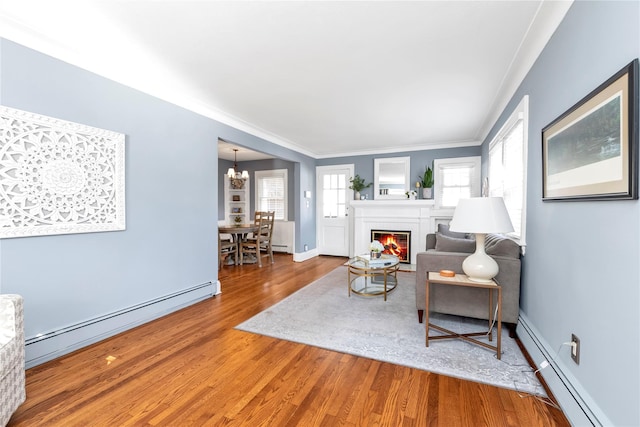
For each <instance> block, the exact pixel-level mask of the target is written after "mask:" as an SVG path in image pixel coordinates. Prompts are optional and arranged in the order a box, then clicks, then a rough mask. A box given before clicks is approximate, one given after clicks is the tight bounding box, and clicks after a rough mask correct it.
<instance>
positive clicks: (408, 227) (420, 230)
mask: <svg viewBox="0 0 640 427" xmlns="http://www.w3.org/2000/svg"><path fill="white" fill-rule="evenodd" d="M452 216H453V209H435V204H434V201H433V200H352V201H351V203H350V205H349V217H350V221H351V224H350V225H351V236H350V239H349V240H350V249H351V250H350V254H351V256H355V255H358V254H363V253H366V252H367V251H368V250H369V243H370V242H371V230H376V229H387V230H404V231H411V264H415V263H416V255H417V253H418V252H423V251H424V250H425V245H426V238H427V234H428V233H433V232H434V230H435V229H436V228H437V225H438V224H440V223H445V224H448V223H449V221H450V220H451V217H452Z"/></svg>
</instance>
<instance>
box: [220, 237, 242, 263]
mask: <svg viewBox="0 0 640 427" xmlns="http://www.w3.org/2000/svg"><path fill="white" fill-rule="evenodd" d="M237 249H238V245H237V243H236V242H234V241H232V240H228V239H223V238H222V237H221V236H220V232H219V231H218V270H221V269H222V266H223V265H224V262H225V261H226V260H227V257H228V256H229V255H231V254H234V255H237Z"/></svg>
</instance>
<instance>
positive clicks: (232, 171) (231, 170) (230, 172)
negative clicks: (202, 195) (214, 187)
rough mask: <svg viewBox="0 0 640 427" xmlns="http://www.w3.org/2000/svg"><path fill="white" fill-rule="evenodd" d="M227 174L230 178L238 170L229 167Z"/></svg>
mask: <svg viewBox="0 0 640 427" xmlns="http://www.w3.org/2000/svg"><path fill="white" fill-rule="evenodd" d="M227 176H228V177H229V178H234V177H235V176H236V170H235V169H234V168H229V169H227Z"/></svg>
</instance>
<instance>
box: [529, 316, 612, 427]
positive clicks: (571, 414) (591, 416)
mask: <svg viewBox="0 0 640 427" xmlns="http://www.w3.org/2000/svg"><path fill="white" fill-rule="evenodd" d="M518 338H520V341H521V342H522V345H523V346H524V347H525V348H526V349H527V352H528V353H529V355H530V356H531V358H532V359H533V360H534V362H536V364H537V365H538V367H539V366H540V363H541V362H542V361H544V360H546V361H547V362H549V366H547V367H546V368H544V369H542V370H541V371H540V373H541V374H542V377H543V378H544V380H545V382H546V383H547V385H548V386H549V389H550V390H551V392H552V393H553V395H554V396H555V398H556V399H557V400H558V403H559V404H560V407H561V408H562V411H563V412H564V414H565V415H566V417H567V418H568V419H569V422H570V423H571V425H574V426H587V425H593V426H610V425H613V424H612V423H611V421H610V420H609V419H608V417H607V416H606V415H605V414H604V413H603V412H602V410H601V409H600V408H599V407H598V405H597V404H596V403H595V402H594V401H593V399H592V398H591V397H590V396H589V394H588V393H587V392H586V390H584V388H583V387H582V386H581V385H580V382H579V381H578V380H577V379H576V378H575V376H574V375H573V374H572V373H571V371H570V370H569V369H568V368H567V366H566V365H565V364H564V363H563V362H562V360H560V359H559V358H558V357H557V349H552V348H551V347H550V346H549V344H548V343H547V342H546V341H545V340H544V339H542V338H541V335H540V333H539V332H538V330H537V329H536V328H535V327H534V326H533V325H532V324H531V322H530V321H529V319H528V318H527V316H525V315H524V314H523V313H522V312H520V319H519V320H518Z"/></svg>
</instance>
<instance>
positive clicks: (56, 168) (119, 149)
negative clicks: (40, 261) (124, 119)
mask: <svg viewBox="0 0 640 427" xmlns="http://www.w3.org/2000/svg"><path fill="white" fill-rule="evenodd" d="M124 141H125V136H124V135H123V134H121V133H116V132H111V131H108V130H104V129H97V128H93V127H89V126H85V125H82V124H78V123H72V122H67V121H64V120H60V119H55V118H51V117H46V116H41V115H38V114H34V113H28V112H26V111H20V110H16V109H13V108H8V107H3V106H0V238H7V237H24V236H39V235H50V234H69V233H90V232H98V231H113V230H124V229H125V226H126V224H125V177H124Z"/></svg>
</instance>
